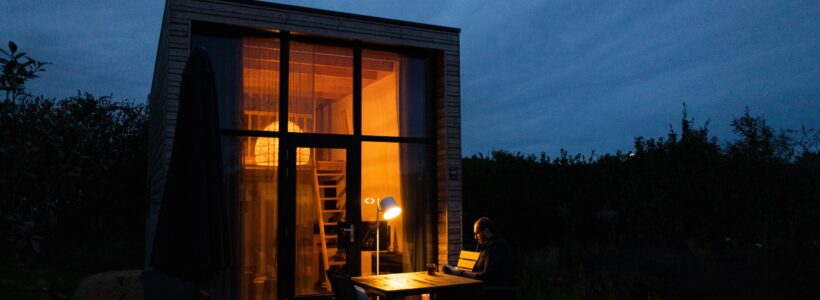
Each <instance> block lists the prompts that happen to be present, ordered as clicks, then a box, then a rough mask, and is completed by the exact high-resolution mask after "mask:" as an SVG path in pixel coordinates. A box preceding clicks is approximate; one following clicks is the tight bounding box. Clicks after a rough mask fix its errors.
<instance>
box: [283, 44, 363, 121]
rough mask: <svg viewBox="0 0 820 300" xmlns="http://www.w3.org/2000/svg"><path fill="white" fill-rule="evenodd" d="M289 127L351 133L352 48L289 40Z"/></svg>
mask: <svg viewBox="0 0 820 300" xmlns="http://www.w3.org/2000/svg"><path fill="white" fill-rule="evenodd" d="M288 92H289V94H288V114H289V116H288V131H291V130H290V129H291V128H293V130H292V131H293V132H297V133H298V132H309V133H332V134H353V49H352V48H341V47H332V46H324V45H316V44H308V43H299V42H293V43H291V44H290V75H289V85H288Z"/></svg>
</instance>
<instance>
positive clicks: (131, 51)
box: [0, 0, 820, 155]
mask: <svg viewBox="0 0 820 300" xmlns="http://www.w3.org/2000/svg"><path fill="white" fill-rule="evenodd" d="M282 3H287V4H294V5H301V6H309V7H315V8H321V9H328V10H336V11H343V12H350V13H356V14H364V15H373V16H378V17H385V18H393V19H400V20H407V21H414V22H421V23H431V24H437V25H445V26H452V27H459V28H461V30H462V35H461V39H462V42H461V47H462V63H461V67H462V69H461V72H462V116H463V120H462V130H463V149H464V150H463V154H464V155H470V154H473V153H476V152H479V151H480V152H486V151H489V150H492V149H507V150H513V151H522V152H534V153H539V152H542V151H544V152H547V154H550V155H554V154H555V153H557V152H558V150H559V149H560V148H565V149H567V150H569V151H570V153H576V152H580V153H589V152H590V151H591V150H595V151H596V152H597V153H606V152H613V151H615V150H617V149H621V150H626V151H628V150H629V149H631V144H632V139H633V137H635V136H641V135H642V136H647V137H657V136H662V135H665V134H666V133H667V132H668V130H669V125H670V124H673V125H674V126H675V127H676V128H677V125H678V122H679V121H680V113H681V104H682V103H683V102H686V103H687V105H688V107H689V113H690V116H692V117H694V118H695V119H696V120H695V121H696V123H697V124H703V122H704V121H706V120H707V119H708V120H711V124H710V126H709V128H710V129H711V130H712V133H713V134H715V135H717V136H718V137H719V138H721V139H722V140H723V141H727V140H731V139H733V138H734V135H733V134H732V133H731V129H730V127H729V123H730V121H731V119H732V118H733V117H736V116H738V115H740V114H741V113H742V112H743V109H744V107H749V108H750V109H751V111H752V114H754V115H764V116H765V117H766V118H767V119H768V121H769V123H770V124H771V125H773V126H774V127H775V128H799V127H800V126H801V124H804V125H806V126H807V127H811V128H820V1H753V0H744V1H654V0H647V1H644V0H633V1H572V0H569V1H428V0H421V1H344V0H343V1H282ZM163 5H164V1H120V0H96V1H92V0H74V1H60V0H40V1H18V0H11V1H8V0H5V1H3V4H2V7H0V43H2V44H3V45H5V43H6V41H8V40H13V41H15V42H17V43H18V45H19V46H20V47H21V49H23V50H24V51H27V52H29V54H30V55H31V56H33V57H34V58H37V59H40V60H46V61H50V62H52V63H53V65H50V66H48V68H47V69H48V71H47V72H45V73H43V74H42V76H41V77H42V78H41V79H38V80H37V81H35V82H34V83H32V84H31V86H30V89H31V90H32V91H33V92H34V93H35V94H44V95H47V96H53V97H65V96H69V95H71V94H74V93H76V92H77V90H80V91H88V92H91V93H94V94H96V95H109V94H112V95H113V96H114V98H115V99H130V100H134V101H137V102H144V101H145V99H146V96H147V94H148V92H149V89H150V85H151V74H152V72H153V67H154V58H155V56H156V48H157V40H158V35H159V29H160V22H161V18H162V10H163ZM3 48H5V46H3Z"/></svg>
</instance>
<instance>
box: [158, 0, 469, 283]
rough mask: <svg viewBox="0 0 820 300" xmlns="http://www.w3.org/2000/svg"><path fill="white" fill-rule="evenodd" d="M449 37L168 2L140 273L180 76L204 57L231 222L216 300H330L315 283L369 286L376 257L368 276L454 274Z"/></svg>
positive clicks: (454, 65)
mask: <svg viewBox="0 0 820 300" xmlns="http://www.w3.org/2000/svg"><path fill="white" fill-rule="evenodd" d="M459 32H460V30H459V29H457V28H450V27H443V26H436V25H428V24H419V23H414V22H407V21H399V20H391V19H384V18H378V17H370V16H362V15H355V14H349V13H340V12H332V11H325V10H319V9H312V8H304V7H296V6H289V5H281V4H274V3H269V2H261V1H220V0H168V1H167V3H166V6H165V13H164V17H163V21H162V31H161V34H160V39H159V47H158V50H157V59H156V66H155V68H154V77H153V84H152V88H151V96H150V102H149V105H150V111H151V127H150V145H149V152H150V153H149V177H150V178H149V182H150V184H149V187H148V188H149V189H150V193H149V194H150V196H149V199H148V214H147V222H146V224H147V225H146V261H149V260H150V256H151V252H152V247H153V244H152V242H153V237H154V235H155V232H156V224H157V219H158V214H159V210H160V207H161V206H162V195H163V188H164V184H165V182H166V175H167V171H168V166H169V160H170V153H171V150H172V145H173V141H174V126H175V120H176V117H177V107H178V100H179V99H178V97H179V95H180V93H179V89H180V81H181V77H182V72H183V69H184V67H185V64H186V61H187V59H188V57H189V54H190V53H191V50H192V49H194V48H203V49H205V50H206V51H207V52H208V55H209V57H210V60H211V63H212V65H213V69H214V76H215V79H216V91H217V94H218V104H219V105H218V110H219V120H218V122H219V126H220V134H221V140H222V153H223V156H224V160H223V164H224V174H225V182H226V184H225V186H226V189H227V190H226V193H225V194H226V195H228V198H229V199H228V201H229V202H230V203H229V206H230V207H231V209H232V212H233V213H232V216H233V218H232V226H233V227H234V228H233V230H232V232H233V233H234V234H233V235H232V237H233V241H232V243H233V244H232V245H231V247H232V249H234V251H233V254H232V255H233V256H232V257H233V258H232V267H230V268H228V269H227V270H226V271H225V272H224V273H225V274H222V275H221V276H220V278H221V279H220V280H222V284H221V285H220V284H217V285H216V286H220V287H221V289H222V290H223V291H222V292H221V293H220V294H224V295H228V296H227V298H230V299H292V298H300V297H309V296H323V295H329V285H328V284H327V282H326V278H324V271H325V270H326V269H339V270H343V271H345V272H347V273H350V274H351V275H362V274H371V273H373V272H374V270H375V269H376V266H375V265H374V264H375V261H376V260H375V259H374V257H375V254H376V248H377V246H378V248H379V252H378V254H379V257H380V260H379V261H380V265H379V266H378V267H379V268H380V270H381V272H382V273H389V272H410V271H421V270H424V266H425V264H427V263H431V262H438V263H439V264H444V263H450V264H455V263H456V262H457V261H458V256H459V252H460V250H461V244H462V241H461V239H462V238H461V236H462V235H461V233H462V226H464V225H463V224H462V223H463V221H462V205H461V201H462V200H461V129H460V126H461V119H460V90H459V86H460V85H459ZM282 116H286V118H282ZM280 153H282V154H284V155H280ZM280 158H281V159H280ZM282 159H284V160H282ZM287 166H293V168H289V167H287ZM388 196H390V197H393V198H394V199H395V201H396V202H397V204H398V205H399V206H400V207H401V208H402V213H401V214H400V215H399V216H397V217H396V218H393V219H391V220H387V221H385V220H381V222H379V223H378V224H379V225H378V226H377V225H376V221H377V214H378V211H377V205H376V203H378V202H379V201H380V200H381V199H383V198H385V197H388ZM351 228H352V229H353V230H352V232H353V234H350V233H349V231H346V229H348V230H349V229H351ZM376 228H379V230H378V232H379V235H378V237H380V239H379V243H376V242H375V239H374V237H376V234H375V232H376V230H375V229H376Z"/></svg>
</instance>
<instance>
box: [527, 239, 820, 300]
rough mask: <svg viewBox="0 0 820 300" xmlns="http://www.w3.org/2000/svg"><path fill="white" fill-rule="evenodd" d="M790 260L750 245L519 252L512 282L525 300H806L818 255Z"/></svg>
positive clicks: (572, 245)
mask: <svg viewBox="0 0 820 300" xmlns="http://www.w3.org/2000/svg"><path fill="white" fill-rule="evenodd" d="M789 253H790V254H789V255H784V254H783V253H782V252H779V251H774V250H767V249H765V248H764V247H758V246H757V245H754V244H752V245H703V244H698V243H690V244H689V245H687V246H678V247H662V246H640V247H638V246H618V245H609V244H597V243H577V242H569V243H566V244H563V245H560V246H555V247H548V248H540V249H526V250H520V251H518V255H517V263H518V268H517V270H519V271H518V274H517V277H518V280H519V287H520V288H521V293H522V298H523V299H693V298H706V299H771V298H780V297H786V298H806V297H809V295H810V294H809V291H808V289H809V288H810V286H811V284H808V283H809V282H820V270H819V269H817V268H816V266H817V265H818V263H817V261H820V260H818V258H820V249H808V248H805V249H802V250H801V252H800V253H797V252H789ZM812 258H813V259H812ZM812 261H814V262H813V263H812ZM807 262H808V263H810V265H808V266H807V265H806V264H807Z"/></svg>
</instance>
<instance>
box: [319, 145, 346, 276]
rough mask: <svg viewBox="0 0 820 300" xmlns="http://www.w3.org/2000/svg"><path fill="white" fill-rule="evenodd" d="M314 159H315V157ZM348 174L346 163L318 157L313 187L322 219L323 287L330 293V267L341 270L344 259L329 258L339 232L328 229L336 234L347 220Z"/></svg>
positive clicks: (320, 225)
mask: <svg viewBox="0 0 820 300" xmlns="http://www.w3.org/2000/svg"><path fill="white" fill-rule="evenodd" d="M314 157H315V156H314ZM346 179H347V173H346V169H345V162H344V161H321V160H318V158H315V164H313V186H314V191H315V192H316V210H317V213H318V216H319V243H320V244H321V249H322V262H323V267H324V271H325V272H322V274H323V275H324V277H325V278H324V279H325V280H324V281H323V282H322V286H323V287H324V288H325V289H327V290H328V291H330V284H329V281H328V279H327V272H326V271H327V270H328V269H330V268H331V267H337V266H338V267H337V268H341V267H342V266H344V265H345V257H339V256H338V255H330V254H329V253H328V247H333V248H336V247H338V243H339V241H338V238H339V235H338V234H337V233H334V234H330V235H328V234H327V231H328V230H327V229H328V228H333V229H334V230H333V232H335V230H336V228H337V225H338V222H342V221H344V217H345V196H346V192H347V189H346V184H347V180H346Z"/></svg>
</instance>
